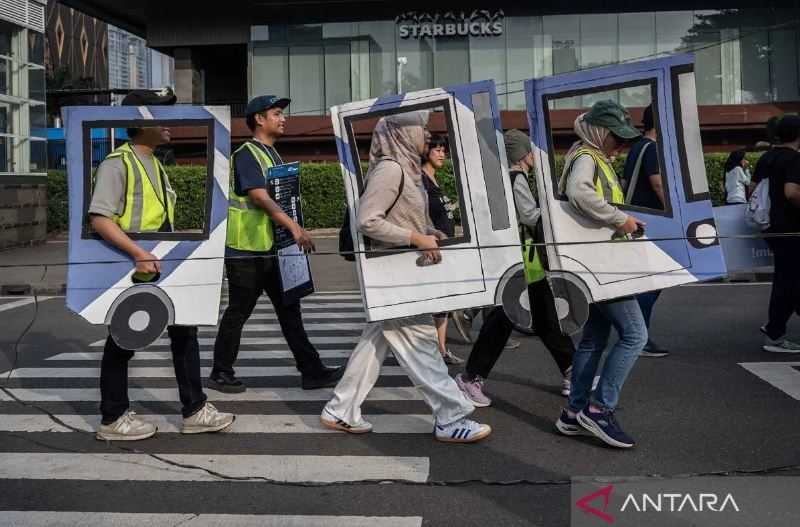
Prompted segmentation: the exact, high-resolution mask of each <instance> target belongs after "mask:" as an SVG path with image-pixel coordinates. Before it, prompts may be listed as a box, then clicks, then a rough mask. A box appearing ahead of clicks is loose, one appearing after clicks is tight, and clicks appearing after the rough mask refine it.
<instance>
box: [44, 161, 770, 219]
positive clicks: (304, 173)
mask: <svg viewBox="0 0 800 527" xmlns="http://www.w3.org/2000/svg"><path fill="white" fill-rule="evenodd" d="M727 157H728V156H727V154H706V156H705V164H706V174H707V175H708V184H709V190H710V192H711V197H712V200H713V202H714V204H715V205H719V204H721V203H722V201H723V190H722V185H721V181H722V170H723V167H724V164H725V160H726V159H727ZM748 158H749V159H750V162H751V163H753V164H755V161H756V159H757V158H758V154H751V155H749V156H748ZM624 162H625V158H624V157H623V156H620V157H619V158H617V159H616V160H615V163H614V165H615V168H616V170H617V173H618V174H621V173H622V167H623V165H624ZM562 166H563V158H562V157H560V156H559V157H558V158H557V159H556V170H557V171H560V170H561V167H562ZM167 172H168V174H169V178H170V181H171V183H172V186H173V188H174V189H175V192H176V193H177V195H178V204H177V207H176V219H175V224H176V227H177V228H178V229H189V228H197V226H198V225H201V224H202V218H203V214H204V210H205V192H204V185H203V180H204V178H205V166H189V167H187V166H172V167H167ZM437 177H438V179H439V182H440V184H441V186H442V188H443V189H444V191H445V192H446V193H447V194H448V195H449V196H450V197H451V199H455V197H456V186H455V181H454V179H453V173H452V166H451V165H450V164H449V163H448V164H447V165H446V166H445V167H444V168H443V169H442V170H441V171H440V173H439V174H438V176H437ZM300 185H301V189H302V204H303V213H304V215H305V221H306V227H307V228H309V229H319V228H329V227H339V226H340V225H341V221H342V217H343V215H344V208H345V201H346V200H345V194H344V186H343V185H342V173H341V170H340V168H339V165H338V164H337V163H304V164H303V165H302V168H301V172H300ZM47 194H48V217H47V227H48V231H51V232H53V231H60V230H65V229H66V228H67V223H68V216H67V205H68V199H67V183H66V178H65V174H64V172H63V171H51V172H50V173H49V178H48V193H47Z"/></svg>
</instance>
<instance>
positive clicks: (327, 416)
mask: <svg viewBox="0 0 800 527" xmlns="http://www.w3.org/2000/svg"><path fill="white" fill-rule="evenodd" d="M319 420H320V422H321V423H322V426H324V427H325V428H330V429H331V430H341V431H342V432H347V433H348V434H366V433H367V432H371V431H372V423H370V422H369V421H365V420H364V419H363V418H362V419H361V422H360V423H356V424H354V425H351V424H348V423H346V422H345V421H343V420H341V419H339V418H338V417H336V416H335V415H333V414H332V413H330V412H329V411H328V409H327V408H323V409H322V415H320V416H319Z"/></svg>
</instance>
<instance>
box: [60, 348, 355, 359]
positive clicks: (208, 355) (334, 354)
mask: <svg viewBox="0 0 800 527" xmlns="http://www.w3.org/2000/svg"><path fill="white" fill-rule="evenodd" d="M317 353H319V356H320V357H321V358H323V359H346V358H347V357H349V356H350V354H351V353H352V350H349V349H341V350H335V349H334V350H317ZM102 357H103V352H102V351H78V352H71V353H59V354H58V355H53V356H52V357H48V358H47V359H46V360H63V361H99V360H100V359H101V358H102ZM213 358H214V352H213V351H201V352H200V359H202V360H211V359H213ZM292 358H294V355H292V352H291V351H289V350H288V349H287V350H263V351H249V350H244V351H240V352H239V355H238V360H255V359H292ZM131 360H132V361H142V360H172V353H171V352H169V351H137V352H136V353H135V354H134V356H133V357H132V358H131Z"/></svg>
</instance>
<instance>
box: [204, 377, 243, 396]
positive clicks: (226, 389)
mask: <svg viewBox="0 0 800 527" xmlns="http://www.w3.org/2000/svg"><path fill="white" fill-rule="evenodd" d="M206 384H207V385H208V387H209V388H210V389H212V390H217V391H218V392H223V393H242V392H244V391H246V390H247V386H245V385H244V383H243V382H242V381H240V380H239V379H237V378H236V377H235V376H234V375H232V374H230V373H212V374H211V376H210V377H209V378H208V382H207V383H206Z"/></svg>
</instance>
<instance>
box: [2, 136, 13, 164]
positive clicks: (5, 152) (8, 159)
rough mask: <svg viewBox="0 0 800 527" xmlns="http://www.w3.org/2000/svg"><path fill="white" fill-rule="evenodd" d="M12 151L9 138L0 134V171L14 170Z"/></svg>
mask: <svg viewBox="0 0 800 527" xmlns="http://www.w3.org/2000/svg"><path fill="white" fill-rule="evenodd" d="M13 153H14V149H13V146H12V143H11V138H10V137H2V136H0V172H13V171H14V160H13V159H14V158H13V157H12V155H13Z"/></svg>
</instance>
